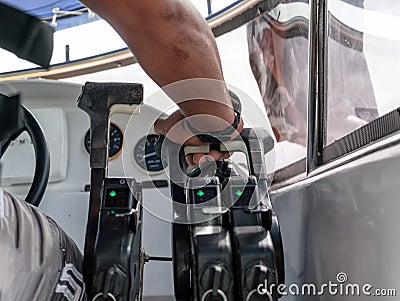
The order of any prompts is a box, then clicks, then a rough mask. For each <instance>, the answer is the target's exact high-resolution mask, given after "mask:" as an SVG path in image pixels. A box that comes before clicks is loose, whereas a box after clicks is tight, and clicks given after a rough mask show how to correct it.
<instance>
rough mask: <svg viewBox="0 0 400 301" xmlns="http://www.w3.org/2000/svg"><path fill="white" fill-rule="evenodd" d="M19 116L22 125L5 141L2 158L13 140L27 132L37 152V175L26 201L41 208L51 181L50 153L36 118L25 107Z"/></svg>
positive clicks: (21, 107) (35, 174)
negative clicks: (40, 205) (41, 202)
mask: <svg viewBox="0 0 400 301" xmlns="http://www.w3.org/2000/svg"><path fill="white" fill-rule="evenodd" d="M19 116H20V119H21V121H22V124H21V125H20V126H19V128H18V129H17V130H16V131H15V132H12V133H10V135H9V136H8V138H7V139H5V141H3V149H1V154H0V158H1V156H2V155H3V154H4V153H5V151H6V150H7V148H8V146H9V145H10V143H11V141H12V140H14V139H16V138H17V137H18V136H19V135H20V134H21V133H23V132H25V131H26V132H27V133H28V135H29V136H30V138H31V140H32V144H33V148H34V151H35V173H34V176H33V181H32V184H31V187H30V189H29V192H28V194H27V196H26V198H25V201H26V202H27V203H29V204H32V205H34V206H39V204H40V201H41V200H42V197H43V195H44V193H45V191H46V188H47V182H48V180H49V174H50V151H49V147H48V145H47V140H46V137H45V135H44V133H43V130H42V127H41V126H40V124H39V122H38V121H37V120H36V118H35V116H34V115H33V114H32V113H31V112H30V111H29V110H28V109H27V108H26V107H24V106H23V105H20V110H19Z"/></svg>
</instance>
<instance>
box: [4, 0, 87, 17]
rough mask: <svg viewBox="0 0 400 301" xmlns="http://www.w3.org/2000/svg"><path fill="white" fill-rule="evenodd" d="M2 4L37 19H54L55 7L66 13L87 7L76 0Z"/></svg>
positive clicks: (9, 0)
mask: <svg viewBox="0 0 400 301" xmlns="http://www.w3.org/2000/svg"><path fill="white" fill-rule="evenodd" d="M0 2H1V3H4V4H7V5H9V6H12V7H15V8H17V9H19V10H21V11H23V12H25V13H27V14H30V15H32V16H35V17H37V18H48V17H52V16H53V12H52V10H53V8H55V7H58V8H60V10H66V11H74V10H77V9H81V8H84V7H85V6H84V5H83V4H82V3H80V2H79V1H76V0H34V1H27V0H0Z"/></svg>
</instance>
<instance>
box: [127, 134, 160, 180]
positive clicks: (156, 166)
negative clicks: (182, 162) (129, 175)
mask: <svg viewBox="0 0 400 301" xmlns="http://www.w3.org/2000/svg"><path fill="white" fill-rule="evenodd" d="M158 138H159V135H155V134H150V135H147V136H145V137H143V138H142V139H140V140H139V141H138V143H137V144H136V146H135V149H134V154H133V156H134V160H135V162H136V164H137V165H138V166H139V167H140V168H142V169H144V170H146V171H149V172H159V171H162V170H164V168H165V167H166V166H164V165H163V162H162V160H161V158H160V157H159V156H158V155H157V153H156V145H157V142H158Z"/></svg>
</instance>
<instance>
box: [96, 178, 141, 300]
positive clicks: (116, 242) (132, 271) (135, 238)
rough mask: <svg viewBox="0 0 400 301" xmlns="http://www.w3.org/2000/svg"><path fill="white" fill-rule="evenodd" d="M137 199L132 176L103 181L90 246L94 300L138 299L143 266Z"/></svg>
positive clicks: (137, 191)
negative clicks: (98, 215) (95, 227)
mask: <svg viewBox="0 0 400 301" xmlns="http://www.w3.org/2000/svg"><path fill="white" fill-rule="evenodd" d="M141 200H142V187H141V185H140V183H138V182H136V181H135V180H134V179H132V178H109V179H105V180H104V183H103V199H102V202H101V208H100V217H99V231H98V235H97V238H96V244H95V248H94V271H93V275H94V277H93V293H94V294H93V295H94V299H95V298H96V296H97V298H98V299H99V300H103V299H102V298H111V299H113V297H114V298H115V300H121V301H133V300H136V299H137V298H139V293H140V286H141V270H142V267H143V256H142V253H143V252H142V245H141V240H142V233H141V232H142V207H141V204H140V203H141ZM106 300H107V299H106Z"/></svg>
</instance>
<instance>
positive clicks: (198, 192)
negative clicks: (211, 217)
mask: <svg viewBox="0 0 400 301" xmlns="http://www.w3.org/2000/svg"><path fill="white" fill-rule="evenodd" d="M204 194H205V193H204V191H203V190H199V191H197V195H198V196H203V195H204Z"/></svg>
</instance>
